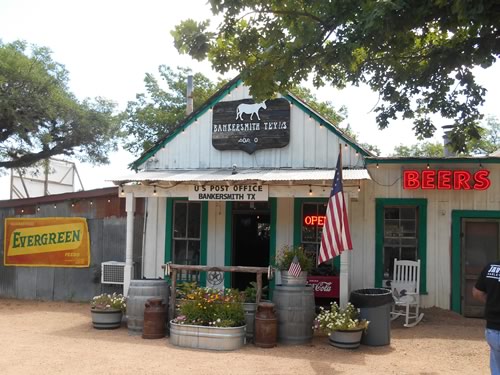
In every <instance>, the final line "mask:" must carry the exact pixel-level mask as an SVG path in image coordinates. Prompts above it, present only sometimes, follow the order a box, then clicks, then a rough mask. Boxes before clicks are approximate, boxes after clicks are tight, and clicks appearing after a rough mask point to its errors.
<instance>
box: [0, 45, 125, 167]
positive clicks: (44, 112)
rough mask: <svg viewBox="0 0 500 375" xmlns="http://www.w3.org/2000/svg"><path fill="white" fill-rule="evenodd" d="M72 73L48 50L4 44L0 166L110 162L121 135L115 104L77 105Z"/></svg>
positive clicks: (91, 102)
mask: <svg viewBox="0 0 500 375" xmlns="http://www.w3.org/2000/svg"><path fill="white" fill-rule="evenodd" d="M67 82H68V72H67V71H66V69H65V68H64V66H63V65H62V64H60V63H57V62H55V61H53V60H52V57H51V52H50V51H49V50H48V49H47V48H44V47H37V46H35V45H32V46H30V47H28V45H27V43H25V42H21V41H16V42H13V43H10V44H3V43H2V42H1V41H0V168H23V167H28V166H32V165H34V164H36V163H37V162H39V161H42V160H44V159H48V158H50V157H52V156H55V155H67V156H69V155H71V156H75V157H76V158H78V159H79V160H81V161H88V162H91V163H94V164H103V163H107V162H108V158H107V154H108V152H109V151H111V150H115V149H116V141H117V137H119V136H120V135H121V133H120V127H119V121H118V119H117V117H116V116H114V115H113V111H114V109H115V105H114V104H113V103H111V102H110V101H107V100H105V99H103V98H96V99H94V100H89V99H87V100H84V101H82V102H80V101H78V100H77V99H76V98H75V97H74V95H73V94H71V93H70V92H69V91H68V86H67Z"/></svg>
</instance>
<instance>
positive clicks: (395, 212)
mask: <svg viewBox="0 0 500 375" xmlns="http://www.w3.org/2000/svg"><path fill="white" fill-rule="evenodd" d="M417 228H418V208H417V207H415V206H413V207H412V206H401V207H384V249H383V251H384V255H383V256H384V280H390V279H392V273H393V270H394V258H397V259H401V260H417V259H418V250H417V249H418V231H417Z"/></svg>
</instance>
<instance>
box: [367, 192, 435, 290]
mask: <svg viewBox="0 0 500 375" xmlns="http://www.w3.org/2000/svg"><path fill="white" fill-rule="evenodd" d="M388 206H397V207H405V206H406V207H408V206H412V207H417V209H418V213H419V220H418V245H417V254H418V258H419V259H420V294H427V272H426V270H427V199H420V198H401V199H399V198H377V199H375V287H377V288H381V287H382V286H383V285H382V283H383V278H384V210H385V208H386V207H388Z"/></svg>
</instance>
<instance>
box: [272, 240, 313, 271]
mask: <svg viewBox="0 0 500 375" xmlns="http://www.w3.org/2000/svg"><path fill="white" fill-rule="evenodd" d="M295 256H297V259H298V261H299V264H300V267H301V268H302V271H305V272H309V271H311V270H312V268H313V259H312V258H311V257H310V256H308V255H307V254H306V253H305V251H304V248H303V247H302V246H288V245H284V246H282V247H281V249H280V250H279V251H278V254H277V255H276V267H278V269H280V270H282V271H288V269H289V268H290V264H292V262H293V258H294V257H295Z"/></svg>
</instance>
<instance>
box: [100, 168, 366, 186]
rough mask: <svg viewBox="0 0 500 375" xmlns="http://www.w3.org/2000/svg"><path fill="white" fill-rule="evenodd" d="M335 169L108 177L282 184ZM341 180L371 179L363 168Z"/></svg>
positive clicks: (325, 176) (321, 177) (319, 177)
mask: <svg viewBox="0 0 500 375" xmlns="http://www.w3.org/2000/svg"><path fill="white" fill-rule="evenodd" d="M334 175H335V169H238V168H235V169H234V170H233V169H196V170H186V169H179V170H175V169H174V170H172V169H170V170H149V171H140V172H138V173H134V174H130V175H124V176H120V177H116V178H112V179H109V181H113V183H114V184H115V185H121V184H126V183H130V182H145V183H147V184H148V183H161V182H166V183H176V184H179V183H185V184H195V183H204V184H206V183H217V182H232V183H238V182H239V183H243V182H261V183H268V184H272V183H283V182H292V183H293V182H294V181H297V182H304V181H330V180H333V177H334ZM342 178H343V179H344V180H346V181H347V180H370V179H371V178H370V175H369V174H368V171H367V170H366V169H343V170H342Z"/></svg>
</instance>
